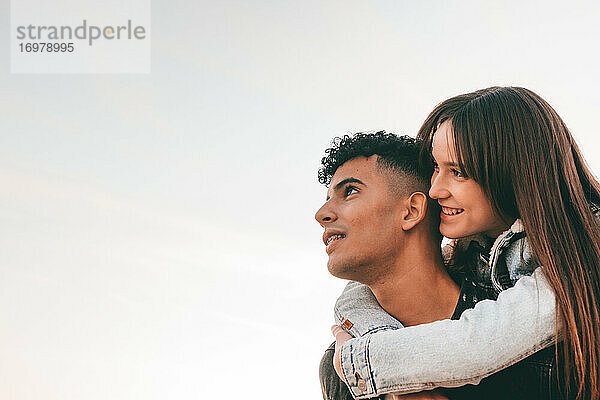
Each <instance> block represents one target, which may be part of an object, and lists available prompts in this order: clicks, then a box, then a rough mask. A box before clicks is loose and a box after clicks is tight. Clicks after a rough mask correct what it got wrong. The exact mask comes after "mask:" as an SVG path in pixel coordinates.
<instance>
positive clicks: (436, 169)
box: [433, 161, 440, 172]
mask: <svg viewBox="0 0 600 400" xmlns="http://www.w3.org/2000/svg"><path fill="white" fill-rule="evenodd" d="M433 170H434V171H436V172H438V171H439V170H440V166H439V165H437V163H436V162H435V161H434V162H433Z"/></svg>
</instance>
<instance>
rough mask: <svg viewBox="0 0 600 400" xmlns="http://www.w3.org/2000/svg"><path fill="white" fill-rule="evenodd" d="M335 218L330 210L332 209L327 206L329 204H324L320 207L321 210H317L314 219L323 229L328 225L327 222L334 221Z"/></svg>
mask: <svg viewBox="0 0 600 400" xmlns="http://www.w3.org/2000/svg"><path fill="white" fill-rule="evenodd" d="M336 218H337V216H336V215H335V212H334V211H333V210H332V207H331V205H330V204H329V202H325V204H323V205H322V206H321V208H319V210H317V213H316V214H315V219H316V220H317V222H318V223H319V224H320V225H321V226H322V227H325V225H326V224H328V223H329V222H333V221H335V220H336Z"/></svg>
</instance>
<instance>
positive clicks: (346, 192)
mask: <svg viewBox="0 0 600 400" xmlns="http://www.w3.org/2000/svg"><path fill="white" fill-rule="evenodd" d="M355 193H358V189H357V188H356V187H354V186H346V188H345V189H344V195H345V196H346V197H348V196H350V195H353V194H355Z"/></svg>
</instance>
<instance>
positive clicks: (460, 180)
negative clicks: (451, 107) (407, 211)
mask: <svg viewBox="0 0 600 400" xmlns="http://www.w3.org/2000/svg"><path fill="white" fill-rule="evenodd" d="M432 154H433V158H434V161H435V168H434V172H433V175H432V176H431V189H429V196H430V197H431V198H432V199H435V200H437V201H438V203H439V204H440V206H441V207H442V211H441V215H440V216H441V221H440V232H441V233H442V235H444V236H445V237H447V238H451V239H455V238H460V237H464V236H469V235H472V234H475V233H484V234H486V235H487V236H489V237H492V238H495V237H497V236H498V235H499V234H500V233H502V232H503V231H505V230H506V229H508V224H506V223H504V222H503V221H502V220H501V219H500V217H498V215H496V213H495V212H494V210H493V209H492V205H491V203H490V201H489V200H488V198H487V197H486V195H485V193H484V192H483V189H482V188H481V186H479V184H478V183H477V182H475V181H474V180H473V179H470V178H469V177H467V176H466V175H465V174H464V173H463V172H462V171H461V170H460V167H459V166H458V161H457V158H456V152H455V151H454V136H453V134H452V124H451V121H445V122H444V123H442V124H441V125H440V126H439V128H438V129H437V131H436V132H435V134H434V135H433V145H432Z"/></svg>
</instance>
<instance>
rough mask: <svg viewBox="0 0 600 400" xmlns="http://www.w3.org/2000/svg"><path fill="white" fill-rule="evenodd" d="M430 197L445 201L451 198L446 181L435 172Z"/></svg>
mask: <svg viewBox="0 0 600 400" xmlns="http://www.w3.org/2000/svg"><path fill="white" fill-rule="evenodd" d="M429 197H431V198H432V199H445V198H448V197H450V191H449V190H448V188H447V185H446V183H445V181H444V179H443V178H442V177H441V176H440V174H439V173H438V172H434V173H433V175H432V176H431V188H429Z"/></svg>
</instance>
